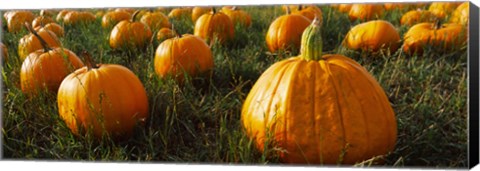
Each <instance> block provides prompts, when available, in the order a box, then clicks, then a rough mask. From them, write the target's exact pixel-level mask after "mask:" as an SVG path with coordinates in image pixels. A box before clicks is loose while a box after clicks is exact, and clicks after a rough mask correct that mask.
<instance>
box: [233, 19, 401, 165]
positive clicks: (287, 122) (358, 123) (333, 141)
mask: <svg viewBox="0 0 480 171" xmlns="http://www.w3.org/2000/svg"><path fill="white" fill-rule="evenodd" d="M313 23H314V24H312V25H311V26H309V27H308V28H306V29H305V32H304V33H303V36H302V45H301V46H302V47H301V52H300V55H299V56H296V57H291V58H288V59H285V60H282V61H280V62H277V63H275V64H273V65H272V66H270V67H269V68H268V69H267V70H266V71H265V72H264V73H263V74H262V75H261V76H260V77H259V78H258V80H257V81H256V83H255V84H254V86H253V87H252V89H251V90H250V92H249V93H248V96H247V97H246V99H245V101H244V103H243V107H242V111H241V123H242V125H243V127H244V128H245V132H246V134H247V136H248V137H250V138H251V139H253V140H254V143H255V144H256V147H257V148H258V149H259V150H260V151H261V152H263V151H264V150H266V149H267V148H276V149H278V150H276V151H277V152H278V153H279V157H280V161H282V162H285V163H295V164H327V165H337V164H354V163H356V162H361V161H364V160H367V159H370V158H372V157H376V156H379V155H386V154H388V152H390V151H392V150H393V149H394V146H395V143H396V140H397V123H396V118H395V113H394V111H393V109H392V107H391V105H390V103H389V101H388V98H387V96H386V94H385V92H384V90H383V89H382V87H381V86H380V84H379V83H378V82H377V81H376V80H375V78H374V77H373V76H372V75H371V74H370V73H369V72H368V70H366V69H365V68H363V67H362V66H361V65H360V64H358V63H357V62H355V61H354V60H352V59H350V58H348V57H345V56H343V55H338V54H322V36H321V26H320V24H318V22H313ZM265 144H268V145H269V146H268V147H267V146H265Z"/></svg>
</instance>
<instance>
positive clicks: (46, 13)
mask: <svg viewBox="0 0 480 171" xmlns="http://www.w3.org/2000/svg"><path fill="white" fill-rule="evenodd" d="M55 12H57V11H55V10H47V9H42V10H40V16H45V17H50V18H51V17H53V16H54V15H55Z"/></svg>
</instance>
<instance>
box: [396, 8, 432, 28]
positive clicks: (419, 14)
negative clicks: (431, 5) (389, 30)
mask: <svg viewBox="0 0 480 171" xmlns="http://www.w3.org/2000/svg"><path fill="white" fill-rule="evenodd" d="M436 20H438V18H437V16H435V15H434V14H433V13H432V12H430V11H428V10H421V9H417V10H412V11H408V12H407V13H405V14H403V16H402V18H401V19H400V24H401V25H406V26H413V25H415V24H418V23H423V22H434V21H436Z"/></svg>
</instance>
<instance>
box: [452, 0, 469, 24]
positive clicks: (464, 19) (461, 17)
mask: <svg viewBox="0 0 480 171" xmlns="http://www.w3.org/2000/svg"><path fill="white" fill-rule="evenodd" d="M469 11H470V9H469V2H464V3H462V4H460V5H459V6H458V7H457V8H456V9H455V11H453V14H452V17H451V18H450V22H452V23H458V24H462V25H468V16H469Z"/></svg>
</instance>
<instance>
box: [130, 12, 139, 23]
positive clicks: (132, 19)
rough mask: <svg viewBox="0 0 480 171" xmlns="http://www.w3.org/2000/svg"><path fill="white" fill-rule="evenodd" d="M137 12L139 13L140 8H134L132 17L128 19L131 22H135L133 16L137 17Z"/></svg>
mask: <svg viewBox="0 0 480 171" xmlns="http://www.w3.org/2000/svg"><path fill="white" fill-rule="evenodd" d="M138 13H140V10H136V11H135V12H134V13H133V14H132V18H131V19H130V20H131V21H132V22H135V17H137V15H138Z"/></svg>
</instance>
